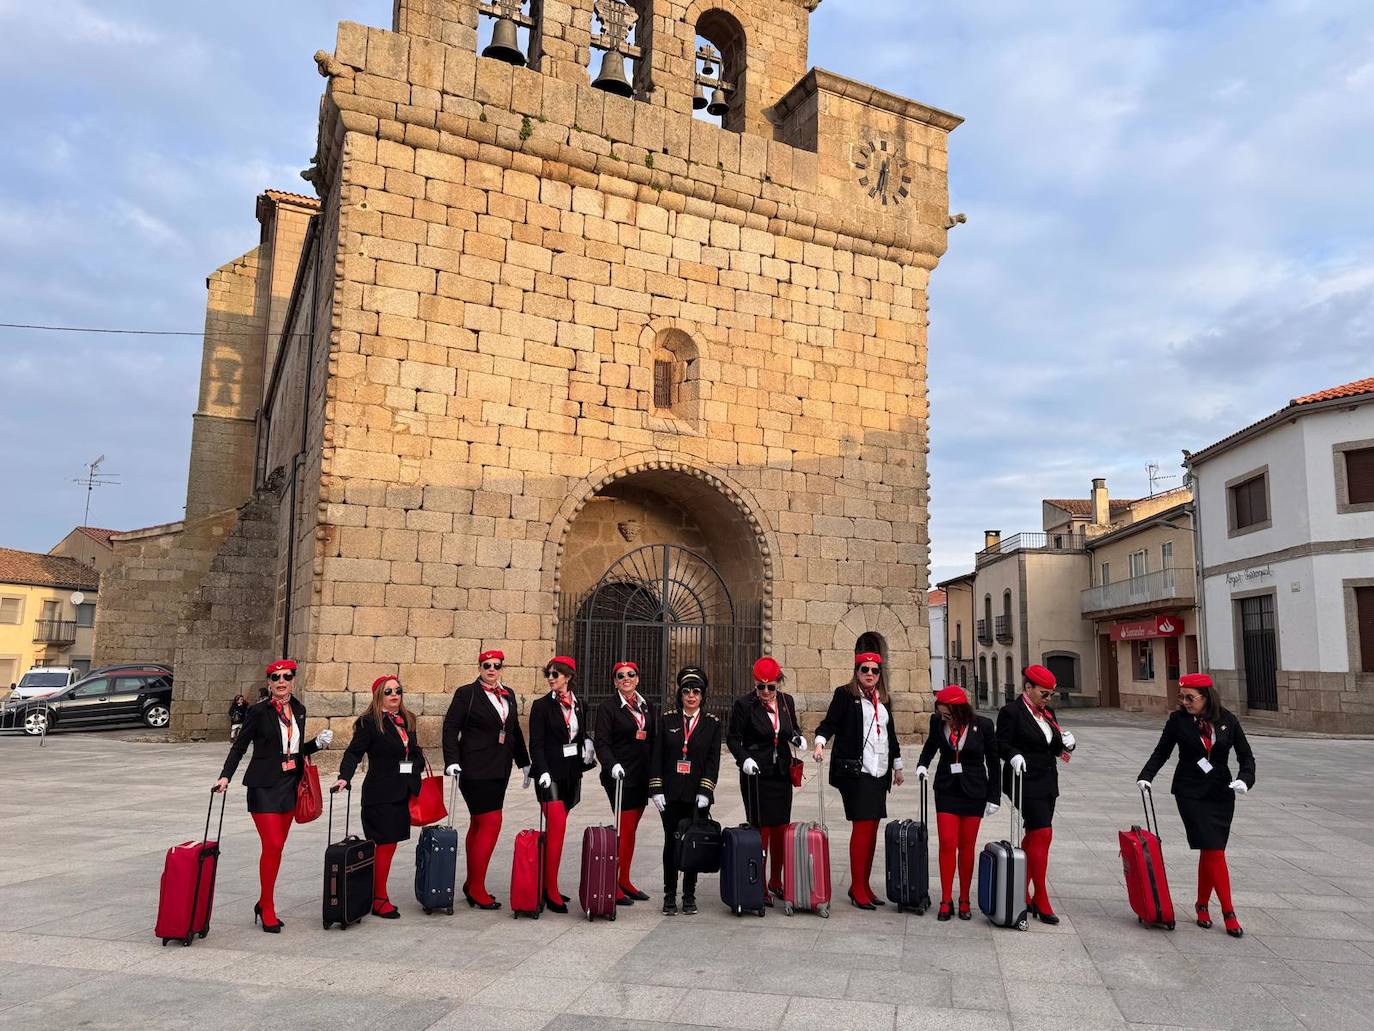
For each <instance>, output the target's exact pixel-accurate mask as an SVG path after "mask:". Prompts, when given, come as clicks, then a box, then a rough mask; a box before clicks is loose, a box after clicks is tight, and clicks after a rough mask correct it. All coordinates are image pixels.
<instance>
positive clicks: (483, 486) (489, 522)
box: [176, 0, 960, 741]
mask: <svg viewBox="0 0 1374 1031" xmlns="http://www.w3.org/2000/svg"><path fill="white" fill-rule="evenodd" d="M816 3H817V0H691V2H685V0H635V2H633V3H630V4H625V3H622V2H619V0H563V2H559V3H553V2H552V0H496V2H495V3H491V4H489V3H486V2H479V0H397V2H396V7H395V18H394V28H393V30H392V31H384V30H381V29H375V28H366V27H363V26H361V25H356V24H351V23H344V24H342V25H341V26H340V28H339V35H338V42H337V47H336V49H335V52H334V53H333V55H328V54H325V53H323V52H322V53H320V54H318V55H317V57H316V60H317V61H318V63H319V65H320V70H321V73H322V74H323V75H325V76H326V77H327V79H328V87H327V89H326V91H325V95H324V98H323V101H322V103H321V110H320V129H319V146H318V151H317V153H316V156H315V163H314V165H313V166H312V168H311V169H310V170H309V171H308V172H307V173H305V174H306V176H307V177H308V178H309V179H310V180H311V181H312V182H313V183H314V184H315V186H316V188H317V191H318V193H319V195H320V206H319V209H318V212H311V211H309V210H308V206H305V205H302V204H301V203H300V199H299V198H297V199H296V200H295V201H292V200H290V199H289V195H280V194H278V195H275V196H276V197H277V200H276V201H272V200H271V198H272V197H273V196H274V195H273V194H271V193H269V194H265V195H264V198H267V200H266V201H263V202H261V203H268V205H269V207H272V205H273V204H275V205H277V206H278V207H280V205H281V204H283V203H284V204H286V206H287V208H289V211H287V212H286V214H287V215H288V216H289V217H290V218H297V217H300V218H302V219H303V218H305V217H307V216H308V217H309V219H310V221H309V224H308V228H307V229H306V231H305V232H304V234H303V238H302V237H301V236H295V237H291V239H292V240H298V241H299V242H298V243H297V244H295V246H297V247H298V248H299V251H298V255H297V252H296V251H294V250H293V251H292V253H293V255H297V256H295V257H294V260H293V262H292V265H291V269H290V272H291V275H290V276H289V277H287V279H288V280H289V281H290V282H291V290H290V293H289V295H287V297H286V299H285V303H284V305H281V306H279V308H280V318H279V320H278V323H279V329H273V330H271V331H269V332H268V334H267V336H266V338H265V340H264V345H263V348H262V354H261V355H260V360H261V362H262V368H261V370H260V375H258V376H257V380H256V382H255V384H254V386H253V389H254V390H256V391H260V396H261V399H262V401H261V404H260V406H259V407H258V411H257V415H256V432H255V434H254V439H255V443H254V446H253V447H252V448H251V449H249V448H247V447H244V446H242V444H241V443H240V444H239V445H238V446H236V448H235V450H233V452H232V453H233V454H234V455H237V456H240V458H239V459H238V460H239V461H240V462H243V461H249V460H251V463H252V469H251V475H250V474H249V471H248V469H247V468H246V467H244V468H242V469H239V470H238V473H237V478H235V477H234V476H229V475H227V474H226V473H225V471H224V469H223V462H224V455H226V454H228V453H229V452H226V451H223V450H219V451H216V450H214V449H213V448H211V447H209V446H207V447H205V448H202V447H201V446H200V440H201V439H202V438H206V439H209V438H211V437H212V436H213V435H211V434H204V433H202V434H201V435H200V436H198V437H197V451H196V453H195V455H193V459H192V471H191V485H190V492H191V494H192V495H193V496H197V497H206V496H209V495H212V494H213V495H214V496H216V497H221V496H222V495H224V494H225V492H226V490H228V491H229V492H231V493H232V491H233V490H234V487H233V484H235V483H238V482H249V481H251V484H252V488H253V489H252V491H251V494H250V493H244V492H240V496H239V497H236V498H233V499H223V498H222V500H221V502H220V503H221V504H234V505H239V506H241V507H239V508H238V515H237V517H236V519H235V520H230V522H231V523H232V526H231V527H230V528H229V529H228V530H227V532H226V536H225V537H224V538H223V542H224V543H223V545H222V547H221V548H220V551H219V552H218V553H217V554H216V555H215V556H214V558H213V560H212V562H211V564H210V566H209V567H207V568H208V572H207V573H206V575H205V577H204V578H202V579H201V580H200V581H199V582H198V584H197V585H196V586H195V588H194V590H191V591H190V592H189V593H188V594H187V596H186V598H185V599H184V601H183V606H184V607H183V610H182V612H181V617H180V622H179V631H178V635H177V649H176V652H177V654H176V661H177V663H178V667H177V673H178V680H177V684H178V693H179V695H181V696H182V697H181V698H179V701H178V707H177V714H176V715H177V720H178V724H177V725H178V728H179V729H180V731H181V732H182V733H183V734H186V735H190V736H201V735H203V734H205V733H207V732H208V733H215V732H216V731H217V728H218V726H219V723H220V722H222V720H221V719H220V718H219V717H218V713H220V712H221V711H222V709H223V707H224V706H225V705H226V704H227V701H228V698H229V697H230V696H232V694H233V693H234V692H235V691H237V690H245V689H248V688H251V687H255V686H256V683H257V680H258V677H257V674H256V673H255V672H253V670H254V669H255V668H256V666H257V663H258V662H259V661H260V660H263V659H266V658H267V657H269V656H270V655H275V654H290V655H292V656H294V657H296V658H297V659H299V660H301V661H302V662H303V673H302V680H303V686H304V694H305V697H306V701H307V704H308V705H309V707H310V711H311V715H312V717H316V718H326V719H329V720H330V722H331V723H332V725H333V726H334V728H335V730H336V731H340V732H345V733H346V731H347V728H348V725H349V723H350V722H351V718H352V716H353V714H355V713H357V712H359V711H361V710H362V709H363V708H364V707H365V706H366V704H367V700H368V689H369V686H370V684H371V683H372V681H373V678H375V677H377V676H379V675H381V674H383V673H399V674H400V676H401V677H402V678H403V680H404V682H405V684H406V686H407V688H408V697H407V700H408V702H409V703H410V704H411V705H412V706H413V707H414V708H416V709H417V711H419V712H421V713H423V716H422V724H423V725H424V729H425V736H426V738H427V739H428V740H431V741H432V740H434V738H435V736H436V724H437V722H438V720H439V719H440V718H441V716H442V713H443V711H444V709H445V707H446V705H447V700H448V694H449V692H450V691H451V690H452V688H453V686H454V685H456V684H459V683H465V682H467V681H469V680H471V679H472V678H473V676H474V674H475V670H474V667H475V659H476V656H477V653H478V651H479V649H480V648H482V647H499V648H502V649H504V651H505V653H506V656H507V671H506V682H507V683H508V684H510V685H511V686H513V687H515V688H516V689H517V691H519V692H520V693H522V694H524V695H529V694H532V693H533V692H535V691H536V690H541V689H542V681H541V680H540V679H539V678H538V672H539V669H540V667H541V665H542V664H543V662H544V661H545V660H546V659H547V658H548V657H549V656H550V655H552V654H554V653H555V652H556V651H558V652H567V653H569V654H572V655H574V656H575V657H576V658H577V659H578V662H579V672H580V674H581V679H582V687H581V693H582V694H583V695H584V697H587V698H588V699H589V700H590V701H593V702H594V701H595V700H596V698H598V697H601V696H604V695H606V694H608V693H609V692H610V691H611V690H612V688H611V686H610V678H609V669H610V664H611V662H612V661H614V660H615V659H618V658H621V657H628V658H633V659H636V660H638V661H639V663H640V665H641V669H642V670H643V671H644V672H645V678H644V681H645V682H644V686H645V688H646V691H647V693H649V694H650V695H651V696H655V697H660V696H661V694H662V693H664V692H667V691H668V684H669V680H670V677H671V675H672V673H673V671H675V669H676V668H677V667H678V666H680V665H683V664H686V663H697V664H700V665H702V666H704V667H706V668H707V669H708V671H709V672H710V674H711V678H712V686H713V691H712V695H713V697H712V699H711V702H712V703H713V704H716V705H724V704H728V699H729V696H730V695H732V694H735V693H742V692H744V691H746V690H748V688H749V686H750V683H751V675H750V673H749V666H750V664H751V663H752V661H753V659H754V658H756V657H757V655H759V654H761V653H763V652H771V653H772V654H773V655H774V656H776V657H777V658H778V660H779V661H780V662H781V664H782V666H783V668H784V670H785V671H786V673H787V676H788V687H789V690H791V691H793V692H795V693H796V694H797V695H798V698H799V701H800V702H801V703H802V704H803V705H805V706H806V707H807V708H808V709H810V710H812V711H813V712H814V710H816V709H818V708H820V707H822V706H823V705H824V704H825V701H826V700H827V699H828V696H829V692H830V690H831V688H832V687H833V686H834V685H835V684H836V683H839V682H842V681H843V680H845V679H847V678H848V674H849V669H850V661H851V657H852V654H853V652H854V650H855V647H856V645H857V644H860V643H862V644H863V645H864V646H865V647H870V648H874V649H880V650H882V651H883V652H885V654H886V656H887V660H888V668H889V684H890V687H891V688H892V689H893V692H894V696H895V700H894V708H895V710H896V711H897V714H898V715H897V718H898V726H899V728H900V729H901V730H903V731H905V732H907V733H910V732H911V731H912V729H913V727H914V724H915V720H916V713H918V712H920V711H922V710H923V709H925V708H928V707H929V697H930V693H929V688H930V685H929V673H928V669H929V657H928V648H927V644H926V629H925V628H926V612H925V602H924V597H925V588H926V586H927V576H926V570H927V516H926V510H927V474H926V449H927V437H926V425H927V423H926V416H927V410H926V369H927V354H926V322H927V320H926V311H927V301H926V291H927V285H928V282H929V278H930V273H931V271H932V270H933V269H934V267H935V265H936V263H937V261H938V259H939V257H940V255H941V254H942V253H943V252H944V249H945V242H946V230H947V220H948V204H947V176H946V168H947V165H946V161H947V149H946V143H947V137H948V134H949V133H950V132H951V131H952V130H953V129H954V128H955V127H956V126H957V125H958V124H959V121H960V120H959V119H958V118H957V117H955V116H952V115H949V114H947V113H945V112H942V111H939V110H936V109H934V108H930V107H927V106H925V105H923V104H920V103H917V102H915V101H911V100H907V99H905V98H902V97H899V96H895V95H893V94H891V93H887V92H884V91H883V90H880V89H876V88H874V87H872V86H867V85H864V84H862V83H859V82H856V81H854V80H851V79H846V78H842V77H841V76H839V75H836V74H833V73H831V72H827V71H822V70H819V69H811V70H809V71H808V70H807V31H808V18H809V14H810V11H811V10H812V9H813V8H814V7H815V6H816ZM496 16H501V17H496ZM493 23H494V24H493ZM479 34H480V35H481V36H482V38H483V39H485V38H487V37H488V36H491V35H493V34H494V36H495V40H494V42H495V44H496V45H495V46H494V47H493V46H489V47H487V48H486V52H487V53H495V54H496V55H497V56H480V55H479V49H480V44H479ZM608 54H609V55H610V57H609V58H608V57H607V56H606V55H608ZM622 68H623V69H624V73H623V75H620V74H618V73H619V72H620V70H621V69H622ZM598 76H599V77H600V81H599V82H598V84H597V85H596V86H594V85H593V82H592V80H593V79H594V78H598ZM605 87H610V89H607V88H605ZM698 97H701V98H702V99H701V100H697V101H696V104H695V105H694V99H696V98H698ZM708 97H710V98H712V99H713V100H714V101H715V103H714V104H713V105H712V109H711V110H712V113H714V114H715V115H717V116H718V117H717V119H716V120H714V121H707V120H704V119H703V118H702V117H699V116H694V106H701V105H702V104H703V103H704V102H705V100H706V98H708ZM283 196H286V197H287V198H288V200H287V201H285V202H283V201H281V198H282V197H283ZM272 210H274V211H275V210H277V209H276V208H273V209H272ZM282 210H285V209H282ZM259 214H260V216H262V215H263V212H262V210H260V212H259ZM264 224H265V225H266V223H264ZM265 264H266V259H263V260H262V261H259V262H258V265H259V266H260V267H263V266H265ZM259 274H262V273H261V271H260V272H259ZM274 278H276V279H278V280H279V279H280V278H281V277H280V276H279V275H277V276H275V277H274ZM259 292H260V293H269V292H270V291H265V290H263V289H261V288H259ZM208 354H209V352H208V350H207V355H208ZM250 364H251V363H250ZM213 374H214V368H213V365H212V363H210V362H209V360H208V358H207V373H206V375H213ZM250 450H251V455H249V451H250ZM206 478H212V479H213V480H214V482H215V484H217V485H218V487H217V489H216V491H210V490H209V489H208V487H207V484H206V483H204V482H202V481H203V480H204V479H206ZM211 507H213V506H211ZM245 542H246V543H245ZM229 558H232V559H233V561H229V560H228V559H229ZM234 576H238V577H239V580H238V581H235V580H233V577H234ZM226 578H227V579H226ZM245 592H246V593H245ZM245 598H250V599H253V600H254V604H253V605H249V606H247V607H245V601H244V599H245ZM236 649H237V650H236ZM183 663H184V665H185V669H184V670H183ZM226 673H228V674H229V675H227V676H226ZM226 681H227V682H226ZM815 718H816V717H815V716H814V715H813V716H812V718H811V719H810V720H808V721H807V722H808V723H812V724H814V720H815ZM313 722H317V723H318V722H319V719H315V720H313Z"/></svg>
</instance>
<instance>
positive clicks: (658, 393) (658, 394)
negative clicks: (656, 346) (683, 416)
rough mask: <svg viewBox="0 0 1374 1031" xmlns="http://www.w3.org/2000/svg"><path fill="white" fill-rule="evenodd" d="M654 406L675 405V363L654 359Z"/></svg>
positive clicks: (666, 406) (668, 406) (670, 406)
mask: <svg viewBox="0 0 1374 1031" xmlns="http://www.w3.org/2000/svg"><path fill="white" fill-rule="evenodd" d="M654 407H655V408H672V407H673V363H672V362H670V361H663V360H662V359H655V360H654Z"/></svg>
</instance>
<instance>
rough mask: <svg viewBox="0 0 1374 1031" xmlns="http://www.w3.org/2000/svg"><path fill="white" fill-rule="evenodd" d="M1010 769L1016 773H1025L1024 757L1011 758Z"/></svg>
mask: <svg viewBox="0 0 1374 1031" xmlns="http://www.w3.org/2000/svg"><path fill="white" fill-rule="evenodd" d="M1011 768H1012V769H1013V770H1015V771H1016V772H1017V773H1025V772H1026V757H1025V756H1024V755H1013V756H1012V757H1011Z"/></svg>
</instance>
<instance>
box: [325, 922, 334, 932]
mask: <svg viewBox="0 0 1374 1031" xmlns="http://www.w3.org/2000/svg"><path fill="white" fill-rule="evenodd" d="M333 922H334V921H333V920H326V921H325V922H324V929H325V930H326V931H327V930H329V927H330V925H331V924H332V923H333Z"/></svg>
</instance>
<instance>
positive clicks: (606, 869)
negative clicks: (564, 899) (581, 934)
mask: <svg viewBox="0 0 1374 1031" xmlns="http://www.w3.org/2000/svg"><path fill="white" fill-rule="evenodd" d="M623 784H624V782H623V781H616V782H615V823H614V824H613V825H612V826H609V827H588V828H587V829H586V830H584V831H583V832H582V875H581V877H580V878H579V880H578V885H577V901H578V902H580V903H581V904H582V910H583V912H585V913H586V914H587V919H588V920H595V919H596V918H597V917H604V918H605V919H607V920H614V919H615V894H616V889H617V885H616V881H617V879H618V876H617V874H618V869H619V865H620V800H621V794H622V790H623Z"/></svg>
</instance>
